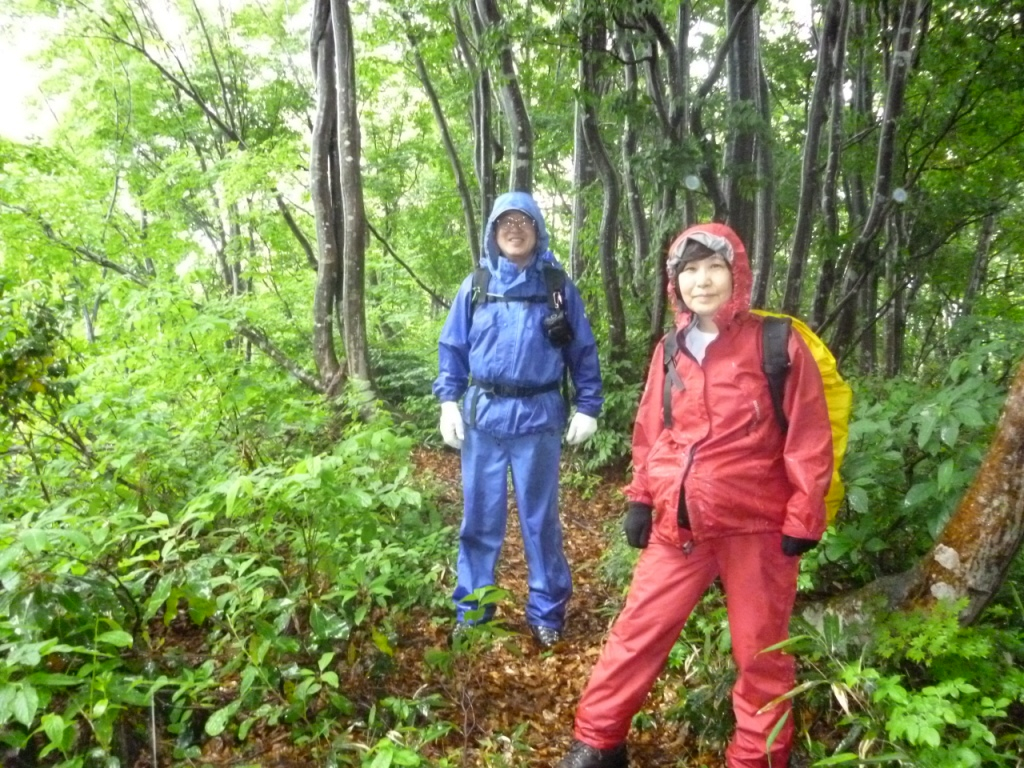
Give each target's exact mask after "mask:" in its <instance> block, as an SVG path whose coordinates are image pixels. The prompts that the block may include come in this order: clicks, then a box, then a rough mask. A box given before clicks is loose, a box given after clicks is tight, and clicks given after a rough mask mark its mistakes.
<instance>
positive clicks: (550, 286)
mask: <svg viewBox="0 0 1024 768" xmlns="http://www.w3.org/2000/svg"><path fill="white" fill-rule="evenodd" d="M541 272H542V273H543V274H544V288H545V290H546V291H547V292H548V309H550V310H552V311H554V310H557V309H562V308H563V307H565V270H564V269H561V268H560V267H556V266H554V265H553V264H545V265H544V268H543V269H542V270H541Z"/></svg>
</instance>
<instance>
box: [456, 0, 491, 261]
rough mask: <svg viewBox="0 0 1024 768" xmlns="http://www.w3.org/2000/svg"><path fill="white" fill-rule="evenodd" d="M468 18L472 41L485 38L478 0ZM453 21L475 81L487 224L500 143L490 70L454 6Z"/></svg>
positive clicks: (477, 155)
mask: <svg viewBox="0 0 1024 768" xmlns="http://www.w3.org/2000/svg"><path fill="white" fill-rule="evenodd" d="M469 18H470V23H471V24H472V28H473V35H472V38H473V39H475V40H477V41H479V40H481V39H482V38H483V30H484V25H483V22H482V21H481V20H480V14H479V13H478V12H477V7H476V2H475V0H469ZM452 19H453V21H454V24H455V37H456V40H458V43H459V51H461V53H462V57H463V59H464V60H465V62H466V68H467V69H468V70H469V72H470V75H471V76H472V78H473V93H472V100H471V109H470V116H471V118H472V121H473V165H474V168H475V169H476V182H477V194H478V196H479V199H480V200H479V202H480V218H481V219H483V220H484V221H486V220H487V218H488V216H489V215H490V212H491V208H492V207H493V206H494V198H495V194H496V190H497V183H496V182H495V178H494V153H495V148H496V146H497V143H496V142H495V140H494V133H493V130H492V126H491V121H492V117H491V114H492V113H491V79H490V75H488V74H487V67H486V66H484V65H483V63H482V62H480V61H479V60H478V58H479V57H478V55H477V50H478V49H479V45H477V46H476V47H474V45H473V42H472V39H471V37H470V34H469V33H468V32H467V31H466V29H465V25H464V24H463V22H462V14H461V13H459V9H458V7H457V6H455V5H453V6H452ZM474 266H475V265H474Z"/></svg>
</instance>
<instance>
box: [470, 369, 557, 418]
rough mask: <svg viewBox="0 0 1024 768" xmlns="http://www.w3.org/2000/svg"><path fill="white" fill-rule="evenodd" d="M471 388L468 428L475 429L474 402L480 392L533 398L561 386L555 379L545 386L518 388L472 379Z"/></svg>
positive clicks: (517, 386) (516, 385) (515, 385)
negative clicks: (471, 398)
mask: <svg viewBox="0 0 1024 768" xmlns="http://www.w3.org/2000/svg"><path fill="white" fill-rule="evenodd" d="M471 386H474V387H476V392H475V393H474V394H473V400H472V404H471V405H470V406H469V423H470V426H474V427H475V426H476V401H477V400H478V399H479V398H480V393H481V392H486V393H487V394H488V395H494V396H497V397H533V396H534V395H541V394H544V393H545V392H554V391H555V390H556V389H558V388H559V387H560V386H561V381H559V380H558V379H556V380H555V381H549V382H548V383H547V384H538V385H536V386H519V385H518V384H501V383H499V382H497V381H487V380H486V379H473V382H472V384H471Z"/></svg>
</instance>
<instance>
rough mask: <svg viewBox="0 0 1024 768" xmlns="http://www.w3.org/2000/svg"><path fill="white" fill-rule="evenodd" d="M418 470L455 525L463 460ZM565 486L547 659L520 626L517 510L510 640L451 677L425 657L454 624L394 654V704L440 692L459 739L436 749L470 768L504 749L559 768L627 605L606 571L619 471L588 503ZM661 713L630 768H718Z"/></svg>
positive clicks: (657, 704) (462, 660)
mask: <svg viewBox="0 0 1024 768" xmlns="http://www.w3.org/2000/svg"><path fill="white" fill-rule="evenodd" d="M563 461H564V458H563ZM414 464H415V466H416V468H417V472H418V473H420V474H421V475H422V476H424V477H429V478H430V479H431V481H432V482H437V483H440V484H441V486H442V487H443V489H444V490H443V493H442V498H441V499H440V501H441V503H442V504H443V505H444V506H445V507H446V512H447V507H448V505H452V509H453V511H452V514H453V515H454V516H455V517H454V519H455V520H457V519H458V517H459V516H460V515H461V498H462V497H461V479H460V471H459V461H458V454H456V453H455V452H454V451H448V450H445V451H441V452H438V451H428V450H423V451H420V452H418V453H417V454H416V456H415V457H414ZM564 480H565V474H564V471H563V484H562V489H561V497H560V512H561V516H562V524H563V531H564V539H565V549H566V555H567V557H568V559H569V565H570V567H571V569H572V575H573V598H572V602H571V603H570V607H569V613H568V616H567V619H566V628H565V637H564V639H563V641H562V642H561V643H560V644H559V645H558V646H556V647H555V648H554V649H553V650H550V651H542V650H541V649H540V648H539V647H538V646H537V645H536V644H535V643H534V642H533V639H532V638H531V636H530V634H529V629H528V627H527V625H526V622H525V619H524V616H523V606H524V605H525V599H526V562H525V559H524V556H523V547H522V539H521V536H520V533H519V524H518V518H517V515H516V512H515V504H514V501H513V502H511V503H510V512H509V525H508V534H507V536H506V539H505V547H504V550H503V552H502V559H501V563H500V565H499V572H498V579H497V580H498V584H499V586H501V587H503V588H504V589H506V590H507V591H508V592H509V593H511V597H510V599H509V600H508V601H507V602H506V603H505V604H504V605H503V606H502V608H501V609H499V613H498V618H500V619H501V620H502V621H503V622H504V626H505V627H506V628H507V629H508V630H510V631H511V632H512V633H513V634H512V635H511V636H510V637H508V638H504V639H500V640H497V641H496V642H494V643H493V644H492V645H491V646H490V647H485V648H482V649H480V650H479V651H473V652H470V653H466V654H461V655H460V656H459V657H458V659H457V662H456V667H455V670H454V672H453V673H452V674H451V675H449V676H447V677H446V676H444V675H442V674H440V673H439V672H438V671H437V670H436V669H433V668H431V667H430V666H428V665H427V664H426V663H425V662H424V654H425V653H427V652H428V651H429V650H430V649H431V648H434V649H437V648H445V647H447V646H446V644H447V636H448V632H449V631H450V629H451V626H452V625H451V622H444V623H442V624H440V625H439V624H438V623H437V622H436V618H435V620H434V621H433V622H432V623H430V622H429V621H428V620H424V621H423V622H422V624H424V625H425V626H419V627H418V628H417V627H413V628H412V629H413V632H411V633H410V634H409V635H406V636H404V637H402V638H401V639H400V644H401V647H400V648H397V649H396V653H395V659H394V661H395V664H396V665H397V666H398V668H399V669H398V670H395V672H396V674H392V675H391V676H390V678H391V679H392V680H394V681H396V682H399V681H400V683H399V684H401V685H402V687H403V689H406V688H407V690H403V691H402V692H398V691H396V692H395V693H396V695H403V696H407V697H412V696H413V695H414V693H415V692H416V691H420V695H424V692H429V691H437V692H440V693H441V694H442V695H443V696H444V697H445V699H446V700H447V701H448V702H450V704H451V706H452V711H451V713H450V714H449V715H448V719H449V720H450V721H451V722H454V723H456V724H460V725H461V730H460V732H459V733H453V734H451V735H449V736H448V737H447V738H446V739H445V740H444V742H443V743H442V744H440V745H439V747H443V746H449V747H455V746H459V747H462V748H463V750H464V754H465V759H464V761H463V765H464V766H483V765H492V766H493V765H499V764H500V763H496V762H493V761H494V754H495V752H496V751H497V750H496V747H495V745H497V744H501V745H503V746H504V748H505V751H506V755H507V763H506V764H507V765H509V766H531V767H537V768H540V767H541V766H544V767H545V768H550V767H551V766H554V765H555V763H557V761H558V760H559V759H560V757H561V756H562V755H563V754H564V752H565V751H566V749H567V748H568V746H569V743H570V741H571V739H572V727H573V717H574V714H575V710H576V704H577V702H578V700H579V697H580V694H581V692H582V690H583V687H584V686H585V685H586V682H587V679H588V678H589V676H590V671H591V669H592V668H593V665H594V662H595V661H596V660H597V657H598V655H599V654H600V652H601V647H602V645H603V643H604V638H605V634H606V632H607V630H608V627H609V626H610V624H611V620H612V619H613V618H614V615H615V613H617V611H618V608H619V607H620V606H621V602H622V598H623V597H624V596H623V595H618V594H614V593H613V590H612V589H611V588H610V587H609V585H608V583H607V579H606V578H604V577H603V576H602V573H601V567H602V556H603V555H604V553H605V551H606V550H607V548H608V546H609V541H610V538H609V537H610V536H615V535H619V531H620V528H619V525H620V522H621V519H622V515H623V513H624V508H625V502H624V499H623V496H622V494H621V492H620V490H619V489H620V488H621V486H622V485H623V484H624V482H625V479H624V476H623V474H622V472H621V471H617V472H609V473H607V475H606V476H605V477H602V478H601V479H600V480H599V481H598V483H597V484H596V486H594V487H591V488H588V489H587V492H586V494H581V493H580V491H579V490H578V489H575V488H571V487H568V484H567V483H565V482H564ZM453 554H454V553H453ZM450 580H451V581H454V579H453V578H452V579H450ZM417 629H418V633H417V631H416V630H417ZM403 634H404V633H403ZM417 634H418V636H417ZM663 704H664V702H662V701H661V700H660V696H659V695H658V694H654V695H652V697H651V698H649V699H648V701H647V703H646V705H645V707H644V711H645V712H649V713H650V714H651V715H653V717H652V719H651V723H650V725H649V726H647V727H646V728H645V729H643V730H642V731H637V730H636V729H634V730H633V731H632V732H631V733H630V738H629V744H630V757H631V760H630V764H631V766H633V768H659V767H661V766H665V767H666V768H668V767H669V766H672V767H673V768H674V767H675V766H679V765H682V764H685V765H691V766H693V768H720V766H721V765H722V762H721V760H720V758H719V757H718V756H708V755H697V754H694V744H693V740H688V739H686V738H685V733H684V731H685V728H681V727H680V725H679V724H678V723H674V724H673V723H668V724H666V723H665V722H664V721H663V719H662V718H660V717H658V713H659V712H660V710H661V707H662V705H663ZM517 729H518V732H517ZM484 753H486V754H488V755H490V758H489V759H490V760H491V762H489V763H488V762H484V759H485V758H484ZM681 759H686V762H685V763H681V762H680V760H681Z"/></svg>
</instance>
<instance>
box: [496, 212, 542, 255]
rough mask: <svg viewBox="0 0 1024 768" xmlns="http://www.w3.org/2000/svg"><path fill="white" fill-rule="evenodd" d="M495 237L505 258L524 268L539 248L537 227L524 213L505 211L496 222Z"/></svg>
mask: <svg viewBox="0 0 1024 768" xmlns="http://www.w3.org/2000/svg"><path fill="white" fill-rule="evenodd" d="M494 237H495V240H497V242H498V249H499V250H500V251H501V252H502V253H503V254H504V255H505V258H506V259H508V260H509V261H511V262H512V263H513V264H515V265H516V266H518V267H524V266H526V265H527V264H528V263H529V262H530V259H531V258H532V257H533V251H534V249H535V248H536V247H537V225H536V224H535V223H534V221H533V219H531V218H530V217H529V216H527V215H526V214H525V213H523V212H522V211H505V213H503V214H501V215H500V216H499V217H498V219H497V221H495V222H494Z"/></svg>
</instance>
